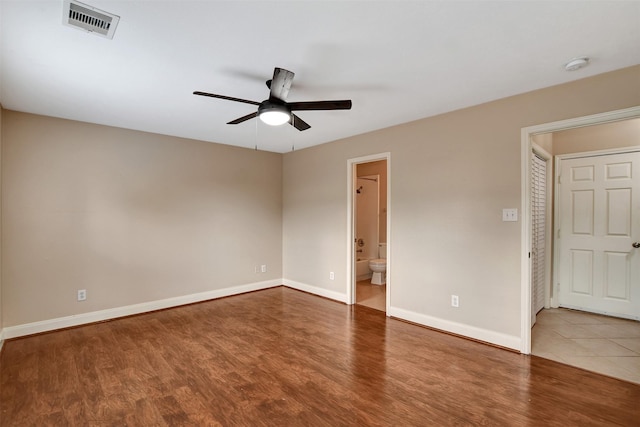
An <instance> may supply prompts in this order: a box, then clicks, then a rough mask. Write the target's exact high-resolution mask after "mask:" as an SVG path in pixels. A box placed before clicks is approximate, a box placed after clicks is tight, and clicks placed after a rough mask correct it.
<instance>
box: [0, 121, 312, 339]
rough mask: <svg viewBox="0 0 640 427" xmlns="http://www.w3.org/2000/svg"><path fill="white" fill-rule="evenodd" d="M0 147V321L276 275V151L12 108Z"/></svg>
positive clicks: (222, 287)
mask: <svg viewBox="0 0 640 427" xmlns="http://www.w3.org/2000/svg"><path fill="white" fill-rule="evenodd" d="M2 144H3V153H2V189H3V192H2V231H3V236H2V267H3V271H2V315H3V325H4V328H5V330H7V328H8V327H12V326H15V325H24V324H28V323H31V322H38V321H48V320H50V319H55V318H64V317H65V316H74V315H79V314H83V313H90V312H95V311H98V310H110V309H115V308H118V307H123V306H131V305H135V304H143V303H147V302H151V301H158V300H165V299H172V298H173V299H175V298H178V299H179V298H180V297H182V296H185V295H199V294H200V293H210V292H213V291H222V290H226V289H238V288H242V287H243V286H246V285H253V284H260V283H264V282H269V281H275V283H276V284H280V283H281V280H280V278H281V277H282V245H281V241H282V156H281V155H280V154H276V153H267V152H263V151H256V150H249V149H243V148H238V147H231V146H225V145H219V144H211V143H208V142H202V141H194V140H188V139H181V138H175V137H169V136H162V135H156V134H150V133H145V132H137V131H130V130H126V129H119V128H112V127H107V126H100V125H94V124H88V123H81V122H75V121H69V120H62V119H56V118H52V117H43V116H38V115H32V114H25V113H20V112H15V111H8V110H5V111H3V115H2ZM310 194H313V193H310ZM260 265H267V272H266V273H256V272H255V267H256V266H260ZM78 289H86V290H87V300H86V301H84V302H78V301H76V291H77V290H78ZM207 295H210V294H207Z"/></svg>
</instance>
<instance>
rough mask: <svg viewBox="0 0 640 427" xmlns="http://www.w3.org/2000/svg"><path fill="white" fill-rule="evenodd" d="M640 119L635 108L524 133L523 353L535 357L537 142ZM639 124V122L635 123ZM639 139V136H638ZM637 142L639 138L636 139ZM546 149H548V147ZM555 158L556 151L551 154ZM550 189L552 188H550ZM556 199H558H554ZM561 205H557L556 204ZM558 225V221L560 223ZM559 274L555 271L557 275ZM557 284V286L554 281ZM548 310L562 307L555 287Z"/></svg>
mask: <svg viewBox="0 0 640 427" xmlns="http://www.w3.org/2000/svg"><path fill="white" fill-rule="evenodd" d="M634 119H636V120H638V119H640V107H634V108H630V109H626V110H619V111H614V112H610V113H603V114H598V115H594V116H588V117H582V118H577V119H571V120H565V121H561V122H555V123H548V124H544V125H539V126H532V127H529V128H523V129H522V141H521V153H522V190H523V191H522V194H523V197H522V213H523V215H522V228H521V236H522V239H521V241H522V249H521V267H522V268H521V272H522V276H521V292H522V293H521V295H522V298H521V338H522V340H521V352H522V353H524V354H530V353H531V327H532V325H533V323H534V319H535V317H534V316H535V313H534V312H533V311H534V310H535V308H534V305H533V299H534V294H533V292H534V289H535V287H534V284H533V280H532V271H533V266H532V258H531V255H532V254H531V252H532V247H533V244H532V243H533V236H532V234H533V233H532V230H533V225H532V222H533V220H532V212H531V202H532V191H533V190H532V187H533V186H532V183H531V176H532V156H533V153H534V142H533V141H534V140H535V139H536V138H535V137H536V136H538V135H544V134H551V133H554V132H559V133H562V132H563V131H569V130H572V129H576V130H577V129H578V128H586V127H588V126H592V125H605V124H609V123H615V122H622V121H630V120H634ZM634 121H635V120H634ZM636 135H637V133H636ZM635 141H637V137H636V139H635ZM545 148H546V147H545ZM581 148H582V151H590V150H593V148H591V147H584V146H583V147H581ZM548 151H550V152H551V153H553V154H557V153H554V152H553V149H550V150H548ZM547 188H549V187H547ZM554 196H555V195H554ZM556 204H557V203H556ZM556 223H557V219H556ZM545 244H546V248H547V250H549V249H551V250H553V242H552V239H551V238H547V239H546V241H545ZM557 256H558V254H557V252H554V257H557ZM554 264H555V263H554ZM554 274H555V271H554ZM553 283H554V284H555V283H556V279H555V277H554V280H553ZM545 291H546V295H545V307H547V308H548V307H558V294H557V290H556V289H555V286H550V285H548V286H547V289H545Z"/></svg>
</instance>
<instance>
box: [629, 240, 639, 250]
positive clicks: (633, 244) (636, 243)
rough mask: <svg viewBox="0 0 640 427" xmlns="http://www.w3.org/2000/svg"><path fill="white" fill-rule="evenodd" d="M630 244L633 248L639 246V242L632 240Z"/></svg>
mask: <svg viewBox="0 0 640 427" xmlns="http://www.w3.org/2000/svg"><path fill="white" fill-rule="evenodd" d="M631 246H633V247H634V248H636V249H638V248H640V242H633V243H632V244H631Z"/></svg>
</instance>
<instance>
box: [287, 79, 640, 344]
mask: <svg viewBox="0 0 640 427" xmlns="http://www.w3.org/2000/svg"><path fill="white" fill-rule="evenodd" d="M638 81H640V66H636V67H630V68H626V69H622V70H618V71H614V72H611V73H606V74H601V75H598V76H595V77H591V78H586V79H582V80H578V81H574V82H570V83H566V84H563V85H558V86H553V87H549V88H544V89H540V90H537V91H533V92H529V93H525V94H521V95H517V96H513V97H509V98H505V99H500V100H496V101H494V102H490V103H486V104H482V105H478V106H474V107H470V108H466V109H463V110H458V111H453V112H450V113H447V114H442V115H439V116H435V117H430V118H426V119H423V120H418V121H415V122H410V123H406V124H404V125H400V126H395V127H391V128H387V129H382V130H379V131H375V132H371V133H368V134H364V135H358V136H354V137H351V138H346V139H344V140H340V141H336V142H333V143H330V144H325V145H321V146H317V147H312V148H309V149H305V150H299V151H295V152H292V153H287V154H285V155H284V164H283V173H284V176H283V180H284V201H283V203H284V205H283V209H284V216H283V224H284V235H283V270H284V274H285V278H286V279H287V280H291V281H295V282H296V283H299V284H300V283H302V284H306V285H307V286H308V289H314V290H316V291H317V293H320V294H324V295H331V296H334V297H335V298H336V299H340V298H342V299H346V295H347V289H348V285H349V277H348V275H347V274H346V271H347V265H348V262H349V259H350V254H348V253H347V252H348V248H349V245H348V240H347V239H348V235H347V212H348V210H347V209H348V207H347V202H348V192H349V191H351V189H350V188H349V186H348V185H347V163H348V160H349V159H353V158H357V157H362V156H367V155H374V154H378V153H384V152H390V153H391V154H390V155H391V164H390V170H391V176H390V177H389V178H390V182H391V192H390V194H389V197H390V199H391V210H390V215H391V229H390V230H389V232H390V234H389V235H390V241H389V243H388V244H389V249H390V254H391V259H390V277H389V279H390V280H389V292H390V304H391V309H390V312H389V314H391V315H393V316H396V317H400V318H405V319H408V320H411V321H415V322H418V323H423V324H427V325H430V326H434V327H438V328H441V329H446V330H450V331H456V332H459V333H463V334H465V335H468V336H473V337H477V338H479V339H484V340H486V341H490V342H494V343H496V344H500V345H504V346H507V347H512V348H519V347H520V344H521V342H520V333H521V329H520V328H521V313H520V308H521V296H520V288H521V284H520V280H521V278H520V261H521V257H520V250H521V242H520V234H521V224H520V223H519V222H502V217H501V214H502V209H503V208H518V209H519V208H520V206H521V200H522V199H521V197H522V195H521V191H520V190H521V182H520V181H521V170H520V155H521V153H520V136H521V129H522V128H523V127H527V126H533V125H538V124H543V123H549V122H555V121H559V120H564V119H569V118H575V117H581V116H586V115H591V114H596V113H602V112H607V111H612V110H617V109H622V108H629V107H632V106H637V105H640V92H639V91H638ZM354 108H355V106H354ZM310 224H312V226H310ZM330 271H334V272H335V273H336V280H330V279H329V272H330ZM452 294H455V295H458V296H459V300H460V306H459V307H458V308H454V307H451V304H450V300H451V295H452Z"/></svg>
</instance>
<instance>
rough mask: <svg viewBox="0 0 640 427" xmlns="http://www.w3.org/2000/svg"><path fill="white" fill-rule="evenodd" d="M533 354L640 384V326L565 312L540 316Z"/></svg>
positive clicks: (534, 331) (551, 311)
mask: <svg viewBox="0 0 640 427" xmlns="http://www.w3.org/2000/svg"><path fill="white" fill-rule="evenodd" d="M531 347H532V348H531V354H533V355H536V356H540V357H544V358H546V359H552V360H555V361H558V362H562V363H566V364H568V365H572V366H577V367H580V368H583V369H586V370H589V371H593V372H598V373H601V374H604V375H608V376H611V377H616V378H620V379H623V380H626V381H631V382H635V383H639V384H640V322H638V321H634V320H626V319H618V318H615V317H607V316H602V315H599V314H591V313H586V312H582V311H576V310H567V309H563V308H553V309H545V310H542V311H541V312H540V313H538V316H537V319H536V324H535V325H534V326H533V329H532V330H531Z"/></svg>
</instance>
